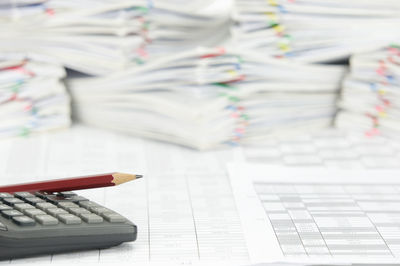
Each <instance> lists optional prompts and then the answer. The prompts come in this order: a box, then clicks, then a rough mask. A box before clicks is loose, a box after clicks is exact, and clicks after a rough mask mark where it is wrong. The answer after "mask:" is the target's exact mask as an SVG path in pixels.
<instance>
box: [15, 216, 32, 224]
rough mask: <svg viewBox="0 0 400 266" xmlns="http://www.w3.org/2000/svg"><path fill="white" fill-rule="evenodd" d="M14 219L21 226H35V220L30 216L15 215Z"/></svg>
mask: <svg viewBox="0 0 400 266" xmlns="http://www.w3.org/2000/svg"><path fill="white" fill-rule="evenodd" d="M12 220H13V222H14V223H16V224H18V225H21V226H33V225H35V224H36V223H35V220H33V219H32V218H29V217H28V216H13V217H12Z"/></svg>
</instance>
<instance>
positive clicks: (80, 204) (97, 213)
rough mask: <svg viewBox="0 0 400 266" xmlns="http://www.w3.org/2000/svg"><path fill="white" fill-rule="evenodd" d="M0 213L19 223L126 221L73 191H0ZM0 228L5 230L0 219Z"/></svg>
mask: <svg viewBox="0 0 400 266" xmlns="http://www.w3.org/2000/svg"><path fill="white" fill-rule="evenodd" d="M0 213H1V216H2V217H4V218H5V219H7V220H10V221H12V222H13V223H14V224H16V225H18V226H21V227H29V226H35V225H41V226H52V225H53V226H54V225H58V224H59V223H62V224H65V225H77V224H81V223H87V224H100V223H104V222H108V223H123V222H126V221H127V220H126V219H125V218H124V217H123V216H121V215H119V214H118V213H116V212H114V211H112V210H110V209H107V208H105V207H103V206H101V205H99V204H97V203H95V202H92V201H89V200H88V199H86V198H84V197H81V196H78V195H77V194H75V193H74V192H60V193H54V194H48V193H44V192H36V193H35V194H32V193H30V192H16V193H14V195H12V194H10V193H4V192H0ZM4 218H3V219H4ZM0 230H3V231H4V230H7V226H6V224H4V223H2V222H0Z"/></svg>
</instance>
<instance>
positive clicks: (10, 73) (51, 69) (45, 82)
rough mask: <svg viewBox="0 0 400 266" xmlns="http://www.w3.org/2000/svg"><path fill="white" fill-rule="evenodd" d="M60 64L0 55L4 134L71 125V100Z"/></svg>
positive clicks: (0, 116)
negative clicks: (63, 80) (63, 81)
mask: <svg viewBox="0 0 400 266" xmlns="http://www.w3.org/2000/svg"><path fill="white" fill-rule="evenodd" d="M64 77H65V70H64V68H63V67H62V66H60V65H59V64H57V63H54V62H51V61H48V60H42V59H37V58H36V59H33V58H26V57H24V56H21V55H15V54H13V55H11V54H8V55H4V54H0V137H11V136H16V135H27V134H29V133H31V132H38V131H43V130H49V129H57V128H63V127H68V126H69V125H70V123H71V120H70V100H69V96H68V94H67V93H66V90H65V86H64V84H63V83H62V82H61V79H62V78H64Z"/></svg>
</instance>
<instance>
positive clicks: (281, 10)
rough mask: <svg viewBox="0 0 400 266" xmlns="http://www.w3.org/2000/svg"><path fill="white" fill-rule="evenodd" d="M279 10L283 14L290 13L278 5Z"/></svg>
mask: <svg viewBox="0 0 400 266" xmlns="http://www.w3.org/2000/svg"><path fill="white" fill-rule="evenodd" d="M278 10H279V12H281V13H288V11H287V9H286V8H285V7H284V6H283V5H278Z"/></svg>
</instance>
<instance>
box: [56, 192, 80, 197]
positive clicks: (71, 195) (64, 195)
mask: <svg viewBox="0 0 400 266" xmlns="http://www.w3.org/2000/svg"><path fill="white" fill-rule="evenodd" d="M59 194H60V195H61V196H63V197H74V196H78V195H77V194H76V193H74V192H72V191H64V192H59Z"/></svg>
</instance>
